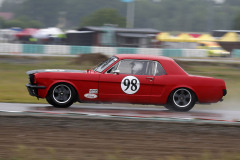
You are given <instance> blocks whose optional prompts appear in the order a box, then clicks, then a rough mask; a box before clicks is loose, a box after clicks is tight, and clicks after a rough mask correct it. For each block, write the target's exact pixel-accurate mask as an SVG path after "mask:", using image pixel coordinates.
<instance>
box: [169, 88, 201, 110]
mask: <svg viewBox="0 0 240 160" xmlns="http://www.w3.org/2000/svg"><path fill="white" fill-rule="evenodd" d="M196 99H197V98H196V95H195V93H194V92H193V91H191V90H189V89H186V88H178V89H176V90H174V91H173V92H171V94H170V95H169V98H168V102H167V104H166V105H165V107H166V108H167V109H170V110H174V111H181V112H186V111H189V110H191V109H192V108H193V107H194V105H195V103H196Z"/></svg>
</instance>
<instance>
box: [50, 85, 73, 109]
mask: <svg viewBox="0 0 240 160" xmlns="http://www.w3.org/2000/svg"><path fill="white" fill-rule="evenodd" d="M46 100H47V101H48V103H49V104H51V105H53V106H54V107H58V108H67V107H70V106H71V105H72V104H73V102H75V100H76V91H75V89H74V88H73V87H72V86H71V85H70V84H67V83H58V84H55V85H54V86H52V87H51V89H50V90H49V92H48V95H47V97H46Z"/></svg>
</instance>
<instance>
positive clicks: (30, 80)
mask: <svg viewBox="0 0 240 160" xmlns="http://www.w3.org/2000/svg"><path fill="white" fill-rule="evenodd" d="M34 81H35V76H34V74H29V82H30V84H34Z"/></svg>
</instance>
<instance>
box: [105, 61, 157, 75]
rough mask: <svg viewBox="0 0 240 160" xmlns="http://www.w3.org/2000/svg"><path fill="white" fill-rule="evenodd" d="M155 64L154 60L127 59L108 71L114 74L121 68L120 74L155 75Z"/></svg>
mask: <svg viewBox="0 0 240 160" xmlns="http://www.w3.org/2000/svg"><path fill="white" fill-rule="evenodd" d="M155 65H156V64H155V62H154V61H148V60H135V59H125V60H121V61H120V62H119V63H117V64H115V65H114V66H113V67H112V68H110V69H109V70H108V71H107V73H110V74H113V72H114V71H115V70H119V71H120V74H133V75H154V73H155Z"/></svg>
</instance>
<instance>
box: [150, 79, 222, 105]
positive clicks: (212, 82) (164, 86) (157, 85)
mask: <svg viewBox="0 0 240 160" xmlns="http://www.w3.org/2000/svg"><path fill="white" fill-rule="evenodd" d="M177 88H188V89H191V90H192V91H193V92H194V93H195V94H196V96H197V98H198V101H199V103H214V102H218V101H219V100H220V99H221V98H222V96H223V91H222V90H223V89H226V86H225V83H224V81H223V80H221V79H214V78H211V77H200V76H189V75H164V76H159V77H155V79H154V87H153V89H152V94H153V97H152V100H151V101H152V103H154V104H156V103H161V104H165V103H167V99H168V96H169V94H170V93H171V92H172V91H173V90H175V89H177Z"/></svg>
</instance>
